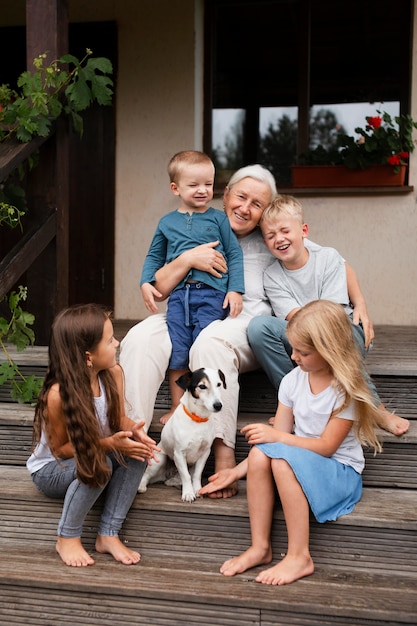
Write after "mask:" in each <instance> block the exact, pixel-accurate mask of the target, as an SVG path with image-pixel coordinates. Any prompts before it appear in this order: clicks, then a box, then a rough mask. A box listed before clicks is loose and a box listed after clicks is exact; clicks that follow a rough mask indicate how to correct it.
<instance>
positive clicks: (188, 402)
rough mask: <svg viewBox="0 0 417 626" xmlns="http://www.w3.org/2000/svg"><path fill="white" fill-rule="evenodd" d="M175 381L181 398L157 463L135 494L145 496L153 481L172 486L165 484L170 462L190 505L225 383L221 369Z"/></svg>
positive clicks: (163, 435) (164, 432)
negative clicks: (180, 391)
mask: <svg viewBox="0 0 417 626" xmlns="http://www.w3.org/2000/svg"><path fill="white" fill-rule="evenodd" d="M176 382H177V384H178V385H179V386H180V387H181V388H182V389H184V390H185V392H184V395H183V396H182V398H181V401H180V404H179V405H178V407H177V408H176V409H175V411H174V413H173V414H172V416H171V417H170V419H169V420H168V422H167V423H166V424H165V426H164V427H163V429H162V432H161V441H160V442H159V444H158V447H159V448H161V452H160V453H159V454H158V457H159V463H156V462H153V463H152V465H148V467H147V468H146V471H145V473H144V475H143V478H142V481H141V483H140V485H139V489H138V491H139V493H144V492H145V491H146V489H147V487H148V485H149V484H151V483H156V482H166V484H171V485H172V484H175V482H174V481H172V480H171V481H167V465H168V464H169V459H171V460H172V461H174V463H175V466H176V468H177V470H178V473H179V477H180V480H181V485H182V499H183V500H184V501H185V502H193V501H194V500H195V499H196V498H197V497H198V492H199V490H200V489H201V475H202V473H203V469H204V466H205V464H206V461H207V459H208V457H209V454H210V448H211V444H212V443H213V439H214V424H213V418H212V414H213V413H217V412H218V411H220V410H221V409H222V406H223V405H222V402H221V389H222V387H224V388H225V389H226V381H225V377H224V374H223V372H222V371H221V370H217V371H216V370H214V369H209V368H201V369H199V370H195V371H194V372H187V373H186V374H183V376H181V377H180V378H179V379H178V380H177V381H176Z"/></svg>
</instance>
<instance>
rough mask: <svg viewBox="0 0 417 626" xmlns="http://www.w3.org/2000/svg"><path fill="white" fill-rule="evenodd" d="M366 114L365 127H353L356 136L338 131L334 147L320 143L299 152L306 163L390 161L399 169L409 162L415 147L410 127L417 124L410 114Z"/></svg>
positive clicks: (354, 164) (357, 164) (354, 166)
mask: <svg viewBox="0 0 417 626" xmlns="http://www.w3.org/2000/svg"><path fill="white" fill-rule="evenodd" d="M377 113H378V115H377V116H374V117H371V116H368V117H366V118H365V119H366V126H365V128H360V127H358V128H355V133H357V134H358V135H359V137H352V136H349V135H346V134H344V133H340V134H338V135H337V139H336V148H333V149H331V150H326V149H324V148H323V146H321V145H319V146H318V147H317V148H315V149H314V150H309V151H307V152H304V153H303V154H302V155H300V162H302V163H305V164H306V165H346V166H347V167H349V168H350V169H358V168H360V169H365V168H366V167H369V166H371V165H392V166H393V169H394V172H398V171H399V168H400V165H404V164H407V163H408V157H409V155H410V153H411V152H413V151H414V148H415V142H414V140H413V130H414V129H416V128H417V122H414V120H413V118H412V117H411V115H408V114H407V115H400V116H398V117H394V118H392V117H391V116H390V115H389V113H386V112H381V111H377Z"/></svg>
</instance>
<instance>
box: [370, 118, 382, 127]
mask: <svg viewBox="0 0 417 626" xmlns="http://www.w3.org/2000/svg"><path fill="white" fill-rule="evenodd" d="M366 121H367V122H368V124H369V126H371V127H372V128H379V127H380V126H381V124H382V117H380V116H379V115H376V116H375V117H367V118H366Z"/></svg>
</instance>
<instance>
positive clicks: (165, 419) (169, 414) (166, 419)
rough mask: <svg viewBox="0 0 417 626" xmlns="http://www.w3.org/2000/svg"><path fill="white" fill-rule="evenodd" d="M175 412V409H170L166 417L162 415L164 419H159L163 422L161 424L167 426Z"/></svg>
mask: <svg viewBox="0 0 417 626" xmlns="http://www.w3.org/2000/svg"><path fill="white" fill-rule="evenodd" d="M174 411H175V409H172V408H171V409H170V410H169V411H168V413H165V414H164V415H162V417H160V418H159V421H160V422H161V424H166V423H167V421H168V420H169V418H170V417H172V414H173V412H174Z"/></svg>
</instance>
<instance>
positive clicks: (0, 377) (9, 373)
mask: <svg viewBox="0 0 417 626" xmlns="http://www.w3.org/2000/svg"><path fill="white" fill-rule="evenodd" d="M16 370H17V367H16V365H14V364H10V363H9V362H4V363H0V385H4V383H5V382H7V381H8V380H13V378H14V377H15V374H16Z"/></svg>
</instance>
